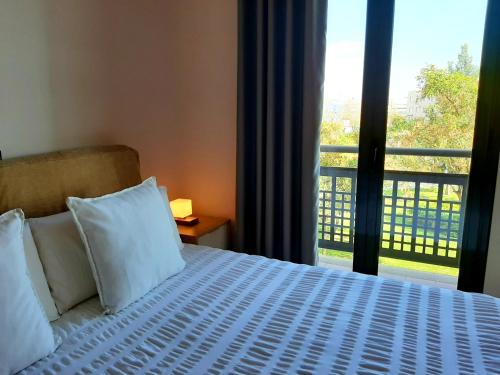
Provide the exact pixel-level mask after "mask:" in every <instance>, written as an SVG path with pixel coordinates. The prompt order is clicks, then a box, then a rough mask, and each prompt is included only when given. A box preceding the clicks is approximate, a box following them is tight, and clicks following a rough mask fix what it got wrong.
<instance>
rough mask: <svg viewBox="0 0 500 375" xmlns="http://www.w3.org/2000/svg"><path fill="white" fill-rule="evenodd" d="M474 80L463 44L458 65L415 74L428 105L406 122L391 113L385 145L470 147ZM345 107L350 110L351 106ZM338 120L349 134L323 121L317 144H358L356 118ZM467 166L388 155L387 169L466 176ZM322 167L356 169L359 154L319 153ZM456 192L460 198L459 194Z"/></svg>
mask: <svg viewBox="0 0 500 375" xmlns="http://www.w3.org/2000/svg"><path fill="white" fill-rule="evenodd" d="M478 82H479V70H478V68H477V67H476V66H475V65H474V64H473V61H472V57H471V56H470V54H469V51H468V47H467V45H466V44H464V45H462V46H461V48H460V52H459V54H458V55H457V59H456V61H453V62H450V63H449V64H448V67H447V68H439V67H437V66H435V65H427V66H426V67H424V68H423V69H422V70H421V72H420V74H419V75H418V76H417V83H418V89H419V94H420V99H421V100H424V101H427V107H426V110H425V116H424V117H423V118H415V119H410V118H407V117H405V116H401V115H399V114H396V113H389V120H388V128H387V145H388V146H389V147H408V148H434V149H436V148H451V149H471V147H472V139H473V134H474V120H475V110H476V100H477V91H478ZM346 107H352V103H351V104H350V105H349V106H346ZM344 112H345V110H344ZM348 112H349V111H348ZM350 112H352V111H350ZM341 117H342V118H347V119H349V121H350V122H351V123H352V124H353V130H352V131H350V132H346V131H345V128H344V126H343V125H342V124H340V123H337V122H335V121H331V120H330V121H326V122H324V123H323V125H322V129H321V144H334V145H357V144H358V139H359V117H356V116H354V117H353V115H352V113H347V114H346V113H343V114H342V116H341ZM469 162H470V160H469V159H466V158H443V157H416V156H415V157H414V156H394V155H387V156H386V163H385V165H386V168H387V169H392V170H408V171H421V172H441V173H464V174H466V173H468V170H469ZM321 165H324V166H337V167H356V165H357V155H356V154H333V153H322V154H321ZM456 193H457V194H458V195H460V194H461V192H460V191H457V192H456Z"/></svg>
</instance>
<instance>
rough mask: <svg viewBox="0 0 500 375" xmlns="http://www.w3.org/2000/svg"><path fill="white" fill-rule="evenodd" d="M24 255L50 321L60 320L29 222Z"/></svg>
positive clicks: (24, 236)
mask: <svg viewBox="0 0 500 375" xmlns="http://www.w3.org/2000/svg"><path fill="white" fill-rule="evenodd" d="M23 243H24V255H25V256H26V262H27V264H28V271H29V273H30V276H31V281H32V282H33V286H34V287H35V291H36V293H37V295H38V298H39V299H40V302H41V303H42V307H43V309H44V311H45V314H46V315H47V318H49V321H51V322H52V321H54V320H56V319H58V318H59V314H58V313H57V308H56V305H55V303H54V299H53V298H52V296H51V295H50V290H49V286H48V285H47V279H46V278H45V274H44V273H43V267H42V263H41V262H40V257H39V256H38V252H37V249H36V246H35V242H34V241H33V236H32V235H31V229H30V226H29V224H28V222H27V221H25V222H24V235H23Z"/></svg>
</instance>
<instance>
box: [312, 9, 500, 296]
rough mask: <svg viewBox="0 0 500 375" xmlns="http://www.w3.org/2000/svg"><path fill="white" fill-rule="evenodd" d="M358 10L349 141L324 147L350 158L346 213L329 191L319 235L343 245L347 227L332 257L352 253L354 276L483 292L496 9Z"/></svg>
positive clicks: (498, 78) (493, 137)
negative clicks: (355, 122) (354, 118)
mask: <svg viewBox="0 0 500 375" xmlns="http://www.w3.org/2000/svg"><path fill="white" fill-rule="evenodd" d="M340 3H342V2H340V1H339V0H330V3H329V6H330V9H334V10H336V11H339V12H340V11H341V10H339V9H336V8H335V5H336V4H337V6H339V4H340ZM366 9H367V11H366V28H365V30H366V31H365V33H366V34H365V40H364V51H365V52H364V63H363V83H362V97H361V106H360V115H359V118H360V121H359V128H358V129H356V131H358V134H359V136H357V143H356V142H352V144H343V143H342V142H340V143H339V142H338V140H342V139H343V138H342V137H332V138H331V139H330V142H329V144H328V145H324V146H322V152H326V151H329V152H331V153H336V155H337V159H338V160H343V159H346V158H347V156H349V155H350V157H351V159H352V158H354V160H355V165H353V166H351V168H352V167H354V166H357V170H356V174H355V175H353V176H350V177H349V178H350V181H351V182H350V185H349V187H348V189H347V188H344V189H347V190H349V192H350V193H351V194H352V197H351V198H350V199H349V202H348V203H349V205H348V207H349V209H350V210H351V212H350V213H349V217H348V218H344V217H338V218H337V217H336V216H335V215H336V214H337V213H342V212H344V211H345V209H344V207H347V205H346V199H345V196H346V194H344V193H345V192H346V191H345V190H344V191H340V190H339V189H342V187H340V188H339V187H336V186H334V185H335V184H330V185H328V186H329V188H331V189H330V190H331V193H335V194H330V197H331V200H330V201H329V202H330V203H329V205H330V206H329V208H330V209H331V215H332V217H331V220H330V221H329V222H326V221H325V219H324V218H323V219H322V218H321V217H320V219H319V223H320V238H321V230H323V231H325V230H326V229H325V228H327V230H329V231H330V233H331V235H332V237H331V238H340V239H342V237H341V236H337V237H334V235H335V234H343V233H344V232H343V229H344V228H343V226H348V227H349V231H348V232H347V233H348V234H349V235H350V236H351V238H350V242H349V246H350V247H345V248H340V247H341V246H338V244H335V246H337V247H338V248H337V249H335V248H332V247H330V249H332V250H334V251H344V252H346V251H347V252H349V251H350V252H352V254H353V270H354V271H358V272H363V273H368V274H382V275H384V276H386V277H392V278H397V279H405V280H410V281H414V282H421V283H426V284H431V285H437V286H442V287H449V288H456V286H457V278H458V285H459V288H460V289H462V290H474V291H481V290H482V280H484V266H485V263H486V254H487V245H488V236H489V227H490V222H491V207H492V205H493V196H494V181H495V178H496V172H497V165H498V153H499V144H500V135H499V131H498V130H496V129H497V127H498V125H497V124H498V121H500V108H499V107H500V106H498V105H495V103H496V102H495V100H497V99H496V98H498V97H499V96H500V59H499V58H498V56H499V55H500V47H499V44H500V43H499V42H500V31H499V30H498V29H499V27H498V19H499V17H500V5H499V2H494V1H490V3H489V4H487V0H460V1H456V0H439V1H432V0H423V1H415V2H412V1H404V0H396V1H393V0H387V1H380V0H367V8H366ZM485 19H486V21H485ZM335 26H336V25H335V24H334V25H331V24H329V26H328V27H329V29H330V28H332V30H335ZM483 35H484V43H483ZM482 49H483V50H482ZM329 53H330V51H329ZM331 53H332V54H333V51H332V52H331ZM481 56H482V58H481ZM328 69H329V65H328V61H327V70H326V73H327V77H328V74H329V70H328ZM337 73H338V74H341V73H340V72H337ZM325 92H328V82H327V85H326V90H325ZM476 103H478V106H477V108H476ZM476 112H477V115H476ZM324 131H325V128H323V132H324ZM322 140H323V139H322ZM346 154H349V155H347V156H346ZM341 155H344V156H341ZM342 158H343V159H342ZM325 160H326V159H325V157H324V156H322V162H323V164H322V175H323V174H324V173H323V172H325V171H326V168H327V167H328V166H326V165H325V163H324V161H325ZM487 162H489V163H491V165H492V166H491V168H490V169H488V170H486V169H485V166H484V164H485V163H487ZM330 168H331V166H330ZM340 169H342V166H341V168H340ZM340 169H339V172H342V173H344V172H345V171H344V170H340ZM469 172H470V177H469ZM480 172H482V174H483V176H481V175H480ZM343 177H345V176H340V175H339V181H342V180H341V178H343ZM331 181H334V180H333V179H332V180H331ZM491 185H493V189H492V188H491ZM346 186H347V185H346ZM334 188H335V189H336V190H335V189H334ZM333 190H335V191H333ZM471 190H472V191H477V192H482V194H481V195H480V196H479V197H478V196H476V194H475V195H474V196H473V197H471V196H469V195H468V191H469V192H470V191H471ZM354 192H355V194H354ZM469 194H470V193H469ZM354 196H355V199H354ZM337 197H338V202H337ZM322 209H323V211H322ZM321 212H323V213H324V212H325V207H320V216H321ZM335 219H337V220H335ZM346 219H347V220H346ZM322 220H323V221H322ZM325 224H327V225H326V226H325ZM322 225H323V226H322ZM472 228H476V230H472ZM323 234H324V233H323ZM324 240H325V237H323V242H321V241H320V248H322V247H324V246H322V245H329V243H327V241H324ZM332 243H333V242H332V241H330V246H331V244H332ZM464 254H465V256H464ZM474 255H476V256H477V258H474ZM473 268H475V270H477V271H474V269H473ZM478 273H479V274H478ZM459 274H460V277H459Z"/></svg>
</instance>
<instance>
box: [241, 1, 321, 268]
mask: <svg viewBox="0 0 500 375" xmlns="http://www.w3.org/2000/svg"><path fill="white" fill-rule="evenodd" d="M238 13H239V14H238V17H239V20H238V21H239V43H238V140H237V223H236V230H237V232H236V235H237V247H238V249H239V250H241V251H245V252H249V253H252V254H258V255H264V256H267V257H270V258H277V259H282V260H289V261H292V262H297V263H306V264H315V263H316V260H317V218H318V212H317V210H318V182H319V132H320V123H321V115H322V102H323V82H324V61H325V49H326V19H327V0H300V1H293V0H282V1H278V0H276V1H273V0H256V1H249V0H240V1H239V7H238Z"/></svg>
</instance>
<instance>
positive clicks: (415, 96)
mask: <svg viewBox="0 0 500 375" xmlns="http://www.w3.org/2000/svg"><path fill="white" fill-rule="evenodd" d="M433 102H434V101H433V100H432V99H426V98H422V97H421V95H420V92H418V91H409V92H408V99H407V104H406V107H407V113H406V117H407V118H408V119H418V118H424V117H425V110H426V109H427V107H429V106H430V105H431V104H433Z"/></svg>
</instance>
